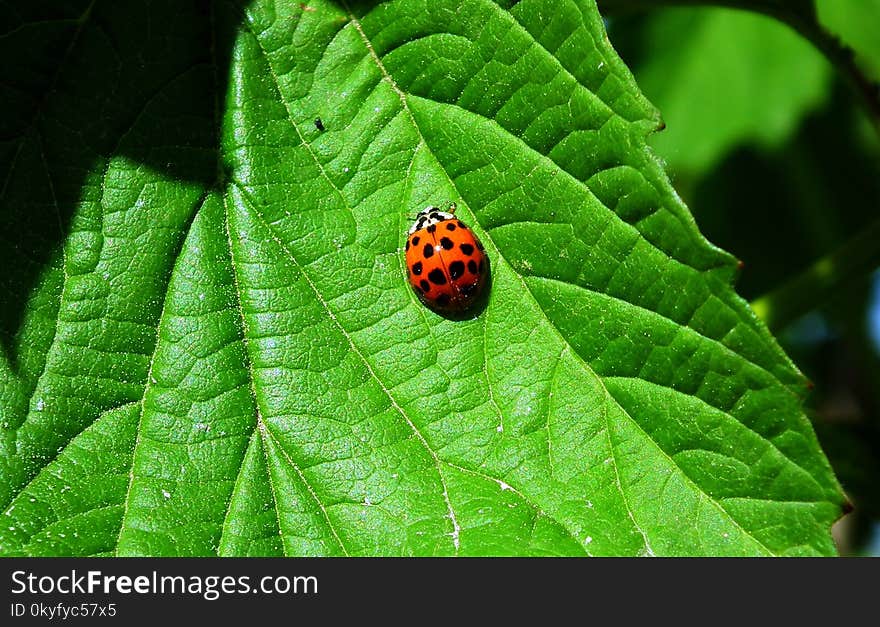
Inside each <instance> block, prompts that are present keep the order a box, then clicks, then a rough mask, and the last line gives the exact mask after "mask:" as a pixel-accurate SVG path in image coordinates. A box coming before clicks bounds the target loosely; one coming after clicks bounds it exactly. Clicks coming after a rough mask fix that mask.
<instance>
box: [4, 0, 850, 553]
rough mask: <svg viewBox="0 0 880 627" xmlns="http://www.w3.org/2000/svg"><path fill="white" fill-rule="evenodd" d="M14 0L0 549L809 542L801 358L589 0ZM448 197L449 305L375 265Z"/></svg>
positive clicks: (812, 498) (813, 527) (7, 79)
mask: <svg viewBox="0 0 880 627" xmlns="http://www.w3.org/2000/svg"><path fill="white" fill-rule="evenodd" d="M19 4H21V7H19V6H18V5H16V8H17V12H16V14H15V16H14V23H11V24H9V25H8V26H7V27H6V36H5V37H4V38H3V39H0V51H2V52H3V56H4V58H6V59H11V58H15V59H20V60H21V62H20V63H16V64H13V63H8V62H7V63H4V64H3V66H2V68H3V69H2V72H3V74H2V81H0V83H2V85H3V89H4V90H5V92H6V93H4V97H8V99H9V102H10V103H11V104H10V105H9V106H8V107H7V108H6V109H7V113H6V114H5V118H6V119H4V120H3V124H4V132H3V135H2V140H3V144H2V153H0V154H2V155H3V158H2V173H0V174H2V179H3V180H4V181H5V182H4V185H3V190H2V209H0V212H2V213H0V215H2V218H3V220H4V226H3V228H2V234H3V238H4V246H3V248H2V250H0V255H2V257H3V258H2V260H0V267H3V268H5V269H6V270H4V274H3V275H2V280H3V290H2V293H3V300H2V308H0V310H2V319H0V320H2V327H0V332H2V336H0V339H2V346H3V352H4V361H3V364H2V368H3V370H2V374H0V385H2V387H0V410H2V412H3V428H4V430H3V432H2V441H0V446H2V449H0V460H2V466H0V472H2V475H3V479H2V482H0V487H2V488H3V492H2V502H3V504H4V507H5V510H4V514H3V518H4V520H3V524H2V525H0V552H2V553H3V554H7V555H11V554H53V555H57V554H62V555H80V554H84V555H95V554H118V555H132V554H137V555H142V554H149V555H205V554H209V555H210V554H219V555H281V554H285V555H480V554H490V555H502V554H514V555H535V554H549V555H651V554H654V555H704V554H708V555H716V554H726V555H788V554H831V553H833V552H834V546H833V543H832V542H831V538H830V534H829V527H830V525H831V523H832V522H833V521H834V520H835V519H836V518H837V517H838V516H839V514H840V509H841V506H842V503H843V497H842V495H841V492H840V489H839V487H838V485H837V483H836V480H835V479H834V477H833V475H832V473H831V470H830V468H829V466H828V463H827V461H826V460H825V458H824V455H823V454H822V452H821V450H820V449H819V447H818V445H817V442H816V439H815V436H814V434H813V432H812V429H811V427H810V425H809V423H808V422H807V420H806V419H805V417H804V416H803V413H802V410H801V407H800V402H801V401H800V398H801V395H802V394H803V393H804V391H805V389H806V386H805V382H804V380H803V378H802V377H801V375H800V374H799V373H798V371H797V370H796V369H795V367H794V366H793V365H792V363H791V362H790V361H789V359H788V358H787V357H786V356H785V355H784V353H783V352H782V351H781V349H780V348H779V347H778V346H777V344H776V342H775V341H774V339H773V338H772V337H771V336H770V334H769V333H768V332H767V330H766V329H765V328H764V326H763V325H762V324H761V323H760V322H759V321H758V320H757V318H756V317H755V316H754V315H753V314H752V312H751V310H750V309H749V308H748V306H747V305H746V304H745V302H744V301H743V300H742V299H740V298H739V297H738V296H736V294H735V293H734V292H733V290H732V288H731V287H730V282H731V281H732V278H733V276H734V274H735V268H736V264H735V261H734V260H733V259H732V258H731V257H730V256H729V255H727V254H725V253H723V252H721V251H719V250H718V249H716V248H714V247H713V246H711V245H710V244H708V243H707V242H706V241H705V240H704V239H703V238H702V236H700V234H699V232H698V231H697V228H696V226H695V224H694V222H693V219H692V218H691V217H690V214H689V213H688V211H687V209H686V208H685V207H684V205H683V204H682V203H681V202H680V200H679V199H678V196H677V195H676V194H675V192H674V190H673V189H672V187H671V186H670V184H669V182H668V180H667V178H666V176H665V174H664V172H663V171H662V169H661V167H660V165H659V164H658V162H657V161H656V160H655V159H654V158H653V157H652V155H651V154H650V152H649V151H648V150H647V149H646V148H645V137H646V135H647V134H648V133H649V132H651V131H652V130H653V129H654V128H655V127H656V126H657V124H658V116H657V114H656V112H655V111H654V109H653V108H652V107H651V106H650V105H649V104H648V103H647V101H646V100H645V99H644V98H643V97H642V96H641V95H640V93H639V92H638V90H637V88H636V86H635V84H634V82H633V80H632V77H631V76H630V74H629V72H628V71H627V69H626V68H625V67H624V66H623V64H622V62H621V61H620V60H619V58H618V57H617V56H616V54H615V53H614V51H613V50H612V49H611V47H610V45H609V44H608V41H607V39H606V37H605V33H604V29H603V26H602V22H601V20H600V19H599V16H598V14H597V11H596V8H595V5H594V4H593V3H592V2H581V3H575V2H563V3H560V2H548V1H546V0H531V1H529V0H526V1H524V2H519V3H515V4H513V6H507V5H503V6H499V5H497V4H493V3H491V2H488V1H485V0H481V1H472V2H465V3H458V2H456V3H448V2H420V1H414V0H395V1H393V2H390V3H385V4H380V5H375V6H374V5H357V6H355V7H353V8H349V7H348V6H346V5H338V4H334V3H328V2H310V3H309V4H308V5H301V4H299V3H295V2H269V1H256V2H253V3H250V4H246V5H237V4H234V3H225V2H217V3H196V4H190V3H180V2H165V3H162V2H159V3H153V4H151V5H150V6H149V7H144V6H143V5H141V4H139V3H138V4H127V3H122V4H119V3H101V2H96V3H94V4H93V5H86V4H84V3H76V2H72V3H66V4H60V3H46V4H32V3H19ZM318 117H320V118H321V120H322V121H323V125H324V127H325V128H326V131H324V132H322V131H320V130H319V129H318V128H317V127H316V125H315V124H314V120H315V118H318ZM449 200H454V201H456V202H457V203H458V206H459V215H460V216H461V218H462V219H463V220H465V221H467V222H468V223H470V224H471V225H472V226H473V227H474V230H475V231H476V232H477V233H478V234H479V236H480V238H481V239H482V241H483V242H484V243H485V244H486V246H487V251H488V254H489V256H490V258H491V259H492V270H493V284H492V291H491V296H490V299H489V303H488V306H487V307H486V309H485V310H484V311H482V312H479V315H475V316H474V317H473V318H472V319H469V320H464V321H452V320H445V319H443V318H440V317H438V316H436V315H435V314H433V313H431V312H429V311H428V310H426V309H424V308H423V307H422V306H421V305H420V304H419V302H418V300H417V299H416V298H415V296H414V295H413V294H412V292H411V291H410V289H409V287H408V286H407V284H406V281H405V278H404V268H403V266H402V257H401V244H402V242H403V236H404V233H405V230H406V228H407V227H408V225H409V221H410V219H411V216H412V215H413V214H414V212H415V211H416V210H418V209H419V208H421V207H423V206H425V205H426V204H428V203H442V202H445V201H449Z"/></svg>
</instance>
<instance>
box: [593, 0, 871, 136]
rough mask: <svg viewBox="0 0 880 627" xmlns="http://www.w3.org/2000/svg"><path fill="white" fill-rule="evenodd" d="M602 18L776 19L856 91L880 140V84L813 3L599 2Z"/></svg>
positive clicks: (800, 0) (720, 0)
mask: <svg viewBox="0 0 880 627" xmlns="http://www.w3.org/2000/svg"><path fill="white" fill-rule="evenodd" d="M597 3H598V5H599V10H600V11H601V12H602V14H603V15H620V14H625V13H633V12H636V11H645V10H649V9H656V8H660V7H664V6H723V7H728V8H732V9H744V10H748V11H755V12H758V13H763V14H765V15H769V16H771V17H774V18H776V19H778V20H780V21H781V22H784V23H785V24H788V26H790V27H791V28H793V29H794V30H796V31H797V32H798V33H800V34H801V36H803V37H804V38H806V39H807V40H808V41H809V42H810V43H812V44H813V45H814V46H815V47H816V48H817V49H818V50H819V51H820V52H821V53H822V54H823V55H825V58H827V59H828V60H829V61H830V62H831V63H832V64H833V65H834V67H836V68H837V70H838V72H840V74H841V75H842V76H843V77H844V78H845V79H846V81H847V82H848V83H849V84H850V86H851V87H852V88H853V89H854V90H855V91H856V93H857V94H858V96H859V100H861V102H862V105H863V106H864V107H865V110H866V111H867V113H868V116H869V118H870V120H871V123H872V125H873V127H874V130H875V131H877V134H878V136H880V84H878V83H877V82H876V81H874V80H872V79H871V78H870V77H868V76H867V75H866V74H865V73H864V71H862V68H860V67H859V65H858V64H857V63H856V61H855V55H854V54H853V51H852V49H851V48H849V47H847V46H845V45H844V44H843V43H842V42H841V41H840V39H838V38H837V37H835V36H834V35H832V34H831V33H829V32H828V31H827V30H825V29H824V28H823V27H822V25H821V24H819V20H818V17H817V16H816V7H815V4H814V3H813V1H812V0H597Z"/></svg>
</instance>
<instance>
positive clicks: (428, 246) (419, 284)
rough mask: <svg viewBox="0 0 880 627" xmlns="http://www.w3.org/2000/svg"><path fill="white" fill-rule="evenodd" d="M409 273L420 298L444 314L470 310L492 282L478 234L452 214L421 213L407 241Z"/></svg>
mask: <svg viewBox="0 0 880 627" xmlns="http://www.w3.org/2000/svg"><path fill="white" fill-rule="evenodd" d="M406 272H407V277H408V279H409V283H410V285H411V286H412V288H413V290H415V292H416V294H417V295H418V297H419V299H420V300H421V301H422V302H423V303H424V304H425V305H427V306H428V307H429V308H431V309H434V310H435V311H438V312H442V313H457V312H463V311H465V310H467V309H469V308H470V307H471V306H472V305H473V304H474V303H475V302H476V301H477V298H478V297H479V295H480V293H481V292H482V290H483V288H484V287H485V285H486V283H487V281H488V274H489V259H488V257H486V253H485V249H484V248H483V245H482V244H481V243H480V240H479V239H478V238H477V236H476V235H474V232H473V231H471V230H470V228H468V226H467V225H466V224H464V223H463V222H462V221H461V220H459V219H457V218H456V217H455V203H452V204H451V205H450V206H449V210H448V211H442V210H440V209H439V208H438V207H434V206H429V207H426V208H425V209H423V210H421V211H420V212H419V213H418V215H417V216H416V219H415V222H414V223H413V225H412V227H411V228H410V230H409V234H408V235H407V240H406Z"/></svg>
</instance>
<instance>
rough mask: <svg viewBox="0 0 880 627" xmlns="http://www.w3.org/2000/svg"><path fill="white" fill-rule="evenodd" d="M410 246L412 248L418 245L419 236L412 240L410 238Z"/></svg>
mask: <svg viewBox="0 0 880 627" xmlns="http://www.w3.org/2000/svg"><path fill="white" fill-rule="evenodd" d="M412 245H413V246H418V245H419V236H418V235H416V236H415V237H414V238H412Z"/></svg>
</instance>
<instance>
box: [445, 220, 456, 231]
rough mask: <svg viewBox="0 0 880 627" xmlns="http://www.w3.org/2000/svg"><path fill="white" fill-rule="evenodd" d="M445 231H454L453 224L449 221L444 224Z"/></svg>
mask: <svg viewBox="0 0 880 627" xmlns="http://www.w3.org/2000/svg"><path fill="white" fill-rule="evenodd" d="M446 230H447V231H454V230H455V224H453V223H452V222H451V221H450V222H447V223H446Z"/></svg>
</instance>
